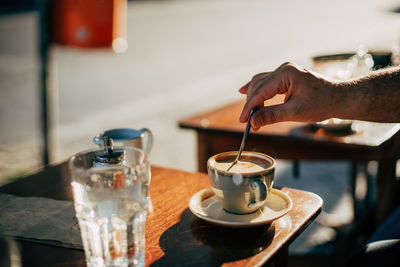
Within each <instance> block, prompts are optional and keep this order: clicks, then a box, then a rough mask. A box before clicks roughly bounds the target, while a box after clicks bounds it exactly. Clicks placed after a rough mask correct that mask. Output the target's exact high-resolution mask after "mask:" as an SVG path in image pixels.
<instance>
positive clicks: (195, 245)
mask: <svg viewBox="0 0 400 267" xmlns="http://www.w3.org/2000/svg"><path fill="white" fill-rule="evenodd" d="M66 171H67V168H66V164H62V165H58V166H54V167H50V168H48V169H45V170H43V171H41V172H39V173H37V174H35V175H32V176H30V177H28V178H26V179H22V180H19V181H17V182H14V183H11V184H8V185H5V186H3V187H0V192H2V193H10V194H15V195H18V196H40V197H46V198H52V199H58V200H72V194H71V188H70V185H69V179H68V177H67V175H65V174H66ZM209 186H210V184H209V180H208V177H207V175H205V174H203V173H189V172H184V171H179V170H175V169H168V168H160V167H152V180H151V186H150V196H151V199H152V202H153V207H154V212H153V213H151V214H150V215H149V216H148V221H147V223H146V265H147V266H187V265H192V266H219V265H224V266H261V265H263V264H264V263H267V262H268V263H270V262H275V263H276V264H277V265H279V266H285V265H287V256H288V246H289V245H290V243H291V242H292V241H293V240H294V239H295V238H296V237H297V236H298V235H299V234H300V233H301V232H302V231H303V230H304V229H305V228H306V227H307V226H308V225H309V224H310V223H311V222H312V221H313V220H314V219H315V218H316V216H317V215H318V214H319V213H320V211H321V209H322V200H321V198H320V197H319V196H317V195H315V194H313V193H310V192H305V191H300V190H295V189H290V188H282V189H281V190H282V191H284V192H285V193H287V194H288V195H289V197H290V198H291V199H292V201H293V207H292V209H291V210H290V211H289V213H288V214H286V215H285V216H283V217H282V218H280V219H279V220H276V221H275V222H273V223H272V224H271V225H270V226H260V227H256V228H249V229H230V228H224V227H219V226H214V225H212V224H209V223H207V222H205V221H202V220H200V219H198V218H197V217H195V216H194V215H193V214H192V213H191V212H190V210H189V208H188V202H189V200H190V198H191V197H192V195H193V194H195V193H196V192H198V191H200V190H202V189H204V188H207V187H209ZM0 231H1V229H0ZM18 242H19V243H20V247H21V251H22V263H23V266H84V265H85V258H84V253H83V251H81V250H73V249H66V248H61V247H55V246H49V245H42V244H38V243H32V242H27V241H18Z"/></svg>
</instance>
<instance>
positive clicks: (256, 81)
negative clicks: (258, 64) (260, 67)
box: [247, 72, 270, 98]
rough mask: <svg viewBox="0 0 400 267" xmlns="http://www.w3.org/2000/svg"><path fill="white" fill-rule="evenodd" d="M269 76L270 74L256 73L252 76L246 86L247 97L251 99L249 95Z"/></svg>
mask: <svg viewBox="0 0 400 267" xmlns="http://www.w3.org/2000/svg"><path fill="white" fill-rule="evenodd" d="M269 75H270V72H262V73H258V74H256V75H254V76H253V78H252V79H251V81H250V82H249V83H248V85H247V97H248V98H249V97H251V95H252V94H253V93H254V91H255V90H256V88H258V87H259V85H260V83H261V84H262V83H263V80H265V79H267V78H268V76H269Z"/></svg>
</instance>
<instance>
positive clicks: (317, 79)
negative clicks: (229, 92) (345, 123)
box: [239, 63, 340, 130]
mask: <svg viewBox="0 0 400 267" xmlns="http://www.w3.org/2000/svg"><path fill="white" fill-rule="evenodd" d="M334 87H335V83H333V82H331V81H329V80H327V79H325V78H323V77H321V76H319V75H318V74H316V73H313V72H311V71H310V70H307V69H305V68H302V67H300V66H297V65H294V64H292V63H284V64H282V65H281V66H280V67H279V68H278V69H276V70H275V71H274V72H264V73H259V74H257V75H255V76H254V77H253V78H252V80H251V81H250V82H248V83H247V84H246V85H244V86H243V87H242V88H240V89H239V92H240V93H242V94H246V95H247V101H246V104H245V106H244V108H243V111H242V114H241V115H240V119H239V120H240V122H246V121H247V118H248V116H249V113H250V110H251V109H252V108H253V107H259V109H258V110H257V111H256V112H255V113H254V114H253V116H252V118H251V125H252V128H253V129H254V130H258V129H259V128H260V127H262V126H264V125H267V124H271V123H276V122H281V121H304V122H316V121H321V120H324V119H327V118H330V116H331V115H332V113H333V108H334V106H335V103H339V101H340V99H337V97H336V94H335V93H333V92H334V90H335V89H336V88H334ZM277 94H285V99H284V103H282V104H279V105H274V106H264V101H265V100H268V99H270V98H272V97H274V96H275V95H277Z"/></svg>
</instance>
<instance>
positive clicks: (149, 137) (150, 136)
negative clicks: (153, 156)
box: [139, 128, 153, 154]
mask: <svg viewBox="0 0 400 267" xmlns="http://www.w3.org/2000/svg"><path fill="white" fill-rule="evenodd" d="M139 131H140V132H141V133H145V134H147V145H146V148H145V150H144V151H145V152H146V153H147V154H149V153H150V151H151V149H152V148H153V133H152V132H151V131H150V130H149V129H147V128H142V129H140V130H139Z"/></svg>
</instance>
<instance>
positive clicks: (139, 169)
mask: <svg viewBox="0 0 400 267" xmlns="http://www.w3.org/2000/svg"><path fill="white" fill-rule="evenodd" d="M69 170H70V173H71V178H72V181H71V185H72V190H73V197H74V205H75V212H76V216H77V218H78V222H79V227H80V230H81V237H82V243H83V248H84V251H85V256H86V262H87V265H88V266H89V267H98V266H144V252H145V222H146V215H147V196H148V187H149V183H150V164H149V162H148V160H147V155H146V153H145V152H144V151H143V150H141V149H138V148H135V147H129V146H125V147H115V148H112V149H101V148H100V149H93V150H88V151H84V152H81V153H79V154H76V155H74V156H72V157H71V159H70V160H69Z"/></svg>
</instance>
